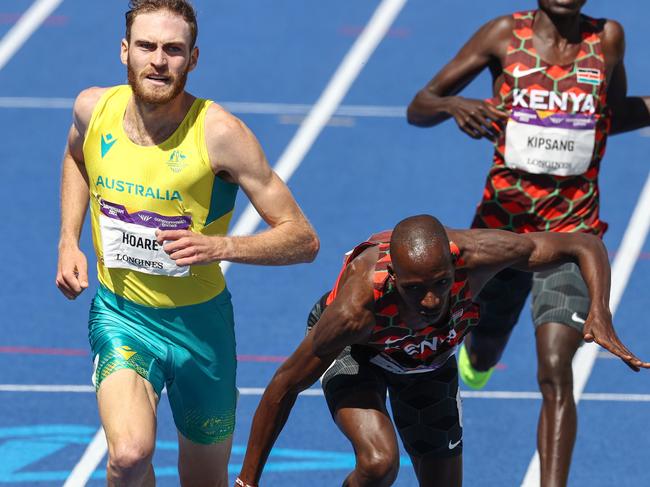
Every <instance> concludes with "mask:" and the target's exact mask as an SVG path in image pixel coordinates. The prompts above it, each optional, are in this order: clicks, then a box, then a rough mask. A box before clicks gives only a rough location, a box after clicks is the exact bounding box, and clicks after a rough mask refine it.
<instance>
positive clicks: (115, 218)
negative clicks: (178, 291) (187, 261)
mask: <svg viewBox="0 0 650 487" xmlns="http://www.w3.org/2000/svg"><path fill="white" fill-rule="evenodd" d="M99 205H100V211H101V214H100V215H99V227H100V233H101V237H102V251H103V253H104V265H105V266H106V267H108V268H111V269H130V270H132V271H138V272H144V273H145V274H154V275H158V276H171V277H186V276H189V275H190V267H189V266H183V267H179V266H177V265H176V263H175V262H174V261H173V260H172V259H171V258H170V257H169V255H167V253H166V252H165V251H164V250H163V248H162V245H161V244H159V243H158V241H157V240H156V230H157V229H161V230H186V229H188V228H189V227H190V225H191V224H192V219H191V218H190V217H189V216H163V215H159V214H157V213H153V212H151V211H138V212H135V213H129V212H128V211H127V210H126V208H125V207H124V206H122V205H118V204H115V203H110V202H108V201H105V200H101V199H100V201H99Z"/></svg>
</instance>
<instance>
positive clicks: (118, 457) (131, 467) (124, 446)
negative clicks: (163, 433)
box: [108, 440, 154, 480]
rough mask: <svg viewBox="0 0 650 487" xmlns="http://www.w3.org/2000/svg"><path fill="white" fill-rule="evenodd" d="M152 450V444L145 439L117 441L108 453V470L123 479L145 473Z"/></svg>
mask: <svg viewBox="0 0 650 487" xmlns="http://www.w3.org/2000/svg"><path fill="white" fill-rule="evenodd" d="M153 450H154V448H153V445H152V444H149V442H147V441H138V440H130V441H122V442H118V443H117V444H116V445H115V446H114V447H113V448H112V449H111V452H110V454H109V459H108V466H109V470H110V471H111V473H112V474H113V475H115V476H117V477H119V478H120V479H123V480H128V479H132V478H133V479H136V478H139V477H140V476H142V475H144V474H145V473H146V471H147V469H148V467H149V464H150V463H151V458H152V457H153Z"/></svg>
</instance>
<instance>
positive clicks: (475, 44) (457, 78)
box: [407, 16, 512, 140]
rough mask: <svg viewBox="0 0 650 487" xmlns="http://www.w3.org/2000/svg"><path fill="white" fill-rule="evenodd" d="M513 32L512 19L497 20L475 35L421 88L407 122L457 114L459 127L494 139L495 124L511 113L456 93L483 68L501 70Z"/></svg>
mask: <svg viewBox="0 0 650 487" xmlns="http://www.w3.org/2000/svg"><path fill="white" fill-rule="evenodd" d="M511 32H512V18H511V17H510V16H508V17H500V18H497V19H494V20H492V21H490V22H488V23H487V24H485V25H484V26H483V27H481V28H480V29H479V30H478V32H476V33H475V34H474V36H472V38H471V39H470V40H469V41H468V42H467V44H465V45H464V46H463V48H462V49H461V50H460V51H459V52H458V54H457V55H456V56H455V57H454V58H453V59H452V60H451V61H450V62H449V64H447V65H446V66H445V67H443V68H442V69H441V70H440V72H439V73H438V74H436V75H435V76H434V77H433V79H432V80H431V81H429V83H427V85H426V86H425V87H424V88H422V89H421V90H420V91H419V92H418V93H417V95H416V96H415V98H414V99H413V101H412V102H411V104H410V105H409V107H408V110H407V119H408V122H409V123H410V124H412V125H417V126H419V127H431V126H434V125H437V124H439V123H440V122H443V121H444V120H446V119H447V118H449V117H454V119H455V120H456V123H457V124H458V127H459V128H460V129H461V130H462V131H463V132H465V133H466V134H467V135H469V136H470V137H472V138H475V139H480V138H481V137H485V138H488V139H490V140H494V139H495V138H496V136H497V133H496V129H495V125H496V126H499V123H500V122H502V121H504V120H507V118H508V114H507V113H506V112H504V111H502V110H499V109H497V108H496V107H494V106H493V105H492V104H490V103H487V102H485V101H483V100H472V99H467V98H462V97H460V96H456V95H457V93H459V92H460V91H461V90H462V89H463V88H464V87H465V86H467V85H468V84H469V83H470V82H471V81H472V80H473V79H474V78H475V77H476V76H477V75H478V74H479V73H480V72H481V71H483V69H485V68H486V67H488V66H489V67H490V69H491V70H492V74H493V76H495V77H496V76H497V75H498V73H499V72H500V71H501V65H500V59H501V58H503V57H504V56H505V52H506V49H507V46H508V42H509V40H510V35H511Z"/></svg>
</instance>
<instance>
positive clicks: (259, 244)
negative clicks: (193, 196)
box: [157, 106, 319, 265]
mask: <svg viewBox="0 0 650 487" xmlns="http://www.w3.org/2000/svg"><path fill="white" fill-rule="evenodd" d="M205 124H206V143H207V146H208V153H209V155H210V163H211V165H212V170H213V171H214V172H215V174H217V176H218V177H222V178H223V179H225V180H227V181H229V182H233V183H236V184H238V185H240V186H241V188H242V189H243V190H244V192H245V193H246V195H247V196H248V198H249V200H250V202H251V203H252V204H253V206H254V207H255V209H256V210H257V212H258V214H259V215H260V216H261V217H262V219H263V220H264V221H265V222H266V223H267V224H268V225H269V227H270V228H269V229H267V230H264V231H262V232H259V233H257V234H255V235H250V236H241V237H238V236H229V237H220V236H206V235H199V234H196V233H193V232H191V231H189V230H167V231H160V232H158V234H157V238H158V241H159V242H160V243H162V242H164V241H171V242H167V243H166V244H165V246H164V249H165V251H166V252H167V253H168V254H169V255H170V257H171V258H172V259H174V260H175V261H176V264H177V265H194V264H205V263H208V262H214V261H217V260H227V261H231V262H240V263H245V264H262V265H285V264H295V263H299V262H311V261H312V260H314V258H315V257H316V254H317V253H318V249H319V241H318V237H317V236H316V232H315V231H314V229H313V228H312V226H311V225H310V224H309V222H308V221H307V219H306V218H305V215H304V214H303V213H302V211H301V210H300V207H299V206H298V204H297V203H296V201H295V200H294V198H293V196H292V195H291V192H290V191H289V189H288V188H287V186H286V185H285V184H284V182H283V181H282V180H281V179H280V178H279V177H278V175H277V174H276V173H275V172H273V170H272V169H271V167H270V166H269V164H268V162H267V161H266V157H265V156H264V152H263V151H262V148H261V147H260V144H259V143H258V142H257V139H256V138H255V136H254V135H253V133H252V132H251V131H250V130H249V129H248V127H246V126H245V125H244V124H243V123H242V122H241V121H240V120H239V119H237V118H236V117H234V116H232V115H231V114H229V113H228V112H226V111H225V110H223V109H222V108H220V107H218V106H212V107H210V109H209V110H208V113H207V115H206V122H205Z"/></svg>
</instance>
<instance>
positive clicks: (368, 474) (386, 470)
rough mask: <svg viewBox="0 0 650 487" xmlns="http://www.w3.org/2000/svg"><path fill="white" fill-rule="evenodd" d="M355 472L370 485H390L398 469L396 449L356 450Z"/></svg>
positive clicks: (379, 486)
mask: <svg viewBox="0 0 650 487" xmlns="http://www.w3.org/2000/svg"><path fill="white" fill-rule="evenodd" d="M356 460H357V465H356V470H357V472H358V473H359V474H360V475H361V476H362V477H363V478H364V479H366V480H368V481H370V482H372V483H371V484H370V485H376V486H378V487H381V486H384V485H392V484H393V482H394V481H395V479H396V478H397V472H398V470H399V456H398V454H397V452H396V451H390V450H387V449H377V448H373V449H372V450H367V451H359V452H357V459H356Z"/></svg>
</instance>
